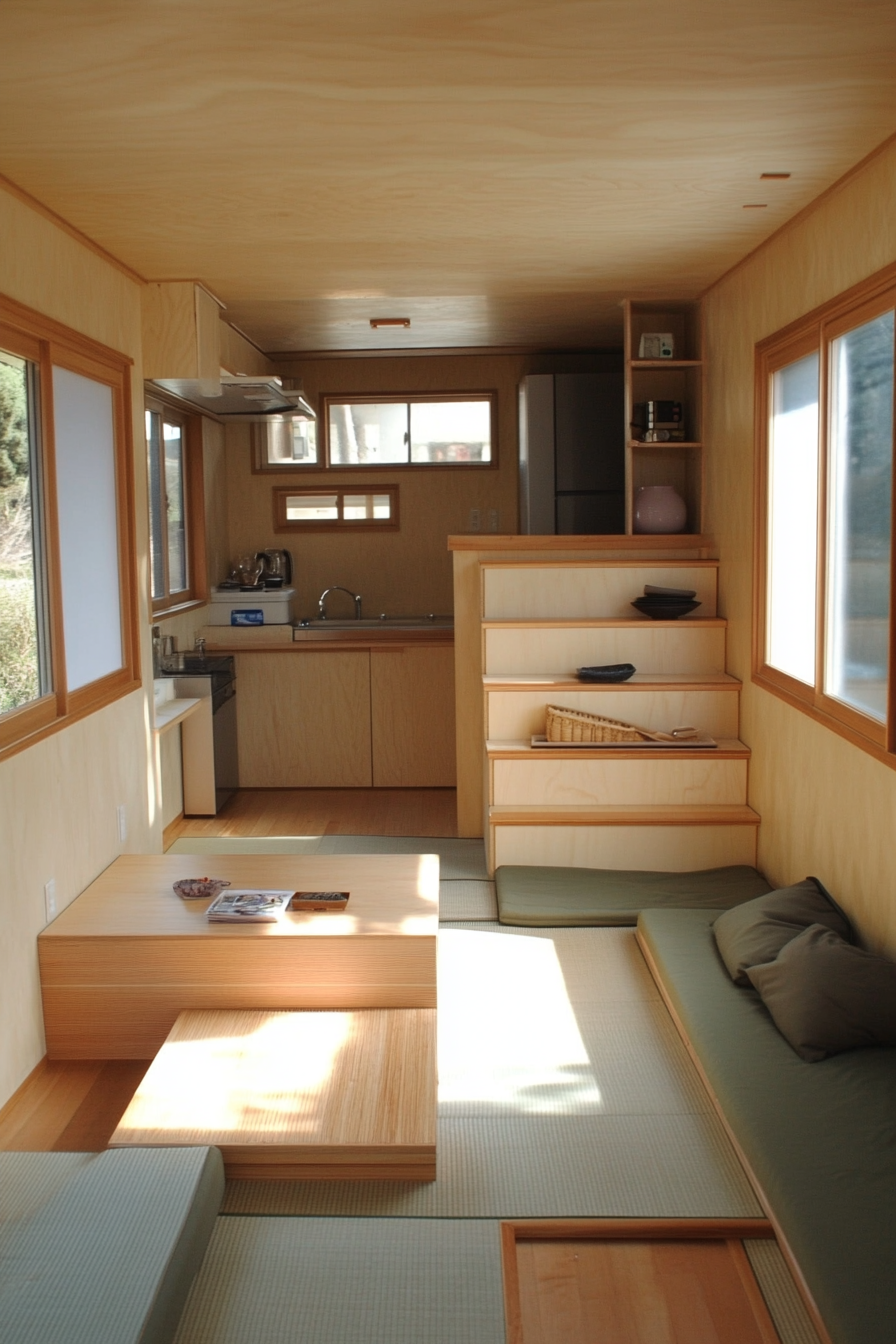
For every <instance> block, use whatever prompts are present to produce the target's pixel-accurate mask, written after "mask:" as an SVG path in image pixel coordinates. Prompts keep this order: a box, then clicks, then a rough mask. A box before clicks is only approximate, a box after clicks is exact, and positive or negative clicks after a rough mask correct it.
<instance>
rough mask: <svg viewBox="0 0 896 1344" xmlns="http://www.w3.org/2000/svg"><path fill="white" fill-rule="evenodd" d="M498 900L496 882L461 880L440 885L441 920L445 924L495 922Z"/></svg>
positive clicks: (444, 882)
mask: <svg viewBox="0 0 896 1344" xmlns="http://www.w3.org/2000/svg"><path fill="white" fill-rule="evenodd" d="M497 918H498V898H497V896H496V895H495V884H494V882H479V881H474V880H473V879H471V878H459V879H456V880H454V881H448V882H446V881H444V880H443V881H442V882H440V883H439V919H440V920H441V922H442V923H443V924H454V923H458V922H462V921H480V920H483V921H494V920H496V919H497Z"/></svg>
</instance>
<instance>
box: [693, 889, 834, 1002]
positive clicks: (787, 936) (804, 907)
mask: <svg viewBox="0 0 896 1344" xmlns="http://www.w3.org/2000/svg"><path fill="white" fill-rule="evenodd" d="M810 924H823V925H824V926H825V928H827V929H832V930H833V931H834V933H839V935H840V937H841V938H845V939H846V941H847V942H852V941H853V934H852V928H851V927H850V923H849V920H848V919H847V918H846V915H845V914H844V913H843V911H842V910H841V909H840V907H839V906H838V905H837V903H836V902H835V901H834V900H833V898H832V897H831V896H830V895H829V894H828V892H826V891H825V889H824V887H823V886H822V885H821V883H820V882H819V880H818V878H817V877H807V878H806V879H805V881H803V882H797V883H796V885H795V886H793V887H781V888H780V890H778V891H770V892H768V893H767V894H766V895H765V896H757V897H756V899H755V900H753V901H746V902H744V904H743V905H735V906H733V907H732V909H731V910H726V911H725V913H724V914H723V915H720V916H719V918H718V919H717V920H716V922H715V923H714V925H713V933H714V934H715V939H716V945H717V946H718V949H719V954H720V956H721V958H722V960H723V961H724V963H725V965H726V967H727V969H728V974H729V975H730V976H731V979H732V980H733V981H734V983H735V984H736V985H741V986H743V987H747V986H749V983H750V982H749V980H748V979H747V971H748V970H749V968H750V967H751V966H761V965H763V964H764V963H765V962H768V961H774V959H775V957H776V956H777V955H778V953H779V952H780V951H781V948H782V947H784V946H785V945H786V944H787V943H789V942H790V940H791V938H795V937H796V936H797V934H799V933H802V931H803V929H808V927H809V925H810Z"/></svg>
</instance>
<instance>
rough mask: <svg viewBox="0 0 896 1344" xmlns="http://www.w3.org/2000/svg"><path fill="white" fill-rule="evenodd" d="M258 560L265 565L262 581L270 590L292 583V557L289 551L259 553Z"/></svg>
mask: <svg viewBox="0 0 896 1344" xmlns="http://www.w3.org/2000/svg"><path fill="white" fill-rule="evenodd" d="M255 559H256V560H261V561H263V563H264V569H263V571H262V575H261V577H262V580H263V581H264V583H265V584H266V586H267V587H269V588H281V587H282V586H283V585H284V584H286V585H289V584H290V583H292V556H291V555H290V553H289V551H258V552H257V553H256V556H255Z"/></svg>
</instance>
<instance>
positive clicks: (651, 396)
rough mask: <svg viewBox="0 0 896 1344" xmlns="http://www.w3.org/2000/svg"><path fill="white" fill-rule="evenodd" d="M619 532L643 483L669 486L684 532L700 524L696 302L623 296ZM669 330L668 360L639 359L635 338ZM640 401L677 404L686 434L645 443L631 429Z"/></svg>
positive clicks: (628, 523) (700, 379) (630, 529)
mask: <svg viewBox="0 0 896 1344" xmlns="http://www.w3.org/2000/svg"><path fill="white" fill-rule="evenodd" d="M623 311H624V327H625V423H626V448H625V530H626V533H627V534H628V535H632V534H633V531H634V528H633V515H634V501H635V492H636V491H637V490H639V489H640V488H641V487H642V486H645V485H671V486H672V487H673V489H675V490H676V491H677V492H678V494H679V495H681V497H682V498H683V499H684V501H685V503H686V504H687V509H688V519H687V532H688V533H690V534H693V533H699V532H700V530H701V526H702V522H703V334H702V325H701V316H700V305H699V303H695V302H689V301H683V300H671V299H670V300H668V301H665V300H662V299H643V300H642V299H625V300H624V302H623ZM648 332H662V333H669V334H670V335H671V336H672V339H673V342H674V350H675V356H676V357H675V358H673V359H639V358H638V351H639V349H640V345H641V337H642V336H643V335H644V334H645V333H648ZM646 401H677V402H680V403H681V405H682V411H683V418H684V432H685V435H686V438H685V439H684V440H683V441H679V442H665V443H645V442H644V441H643V440H642V439H640V438H637V437H636V436H635V433H634V432H633V429H632V422H633V421H634V420H635V418H636V416H635V407H636V406H637V405H638V404H639V403H642V402H646Z"/></svg>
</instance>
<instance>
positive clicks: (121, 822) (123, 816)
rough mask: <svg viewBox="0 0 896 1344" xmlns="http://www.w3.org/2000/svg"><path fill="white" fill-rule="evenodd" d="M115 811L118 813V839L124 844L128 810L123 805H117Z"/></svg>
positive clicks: (126, 832)
mask: <svg viewBox="0 0 896 1344" xmlns="http://www.w3.org/2000/svg"><path fill="white" fill-rule="evenodd" d="M116 811H117V813H118V838H119V840H120V841H121V843H122V844H124V842H125V840H127V838H128V810H127V808H126V807H125V805H124V803H119V804H118V807H117V808H116Z"/></svg>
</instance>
